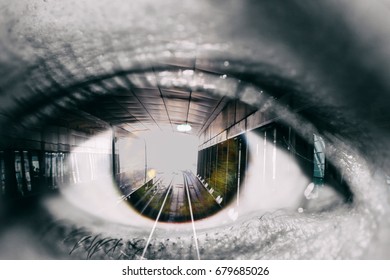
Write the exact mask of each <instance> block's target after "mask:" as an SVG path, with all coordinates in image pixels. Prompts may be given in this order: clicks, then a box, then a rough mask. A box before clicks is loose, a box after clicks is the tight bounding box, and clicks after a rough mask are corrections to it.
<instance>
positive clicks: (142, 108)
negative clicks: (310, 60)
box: [1, 35, 386, 259]
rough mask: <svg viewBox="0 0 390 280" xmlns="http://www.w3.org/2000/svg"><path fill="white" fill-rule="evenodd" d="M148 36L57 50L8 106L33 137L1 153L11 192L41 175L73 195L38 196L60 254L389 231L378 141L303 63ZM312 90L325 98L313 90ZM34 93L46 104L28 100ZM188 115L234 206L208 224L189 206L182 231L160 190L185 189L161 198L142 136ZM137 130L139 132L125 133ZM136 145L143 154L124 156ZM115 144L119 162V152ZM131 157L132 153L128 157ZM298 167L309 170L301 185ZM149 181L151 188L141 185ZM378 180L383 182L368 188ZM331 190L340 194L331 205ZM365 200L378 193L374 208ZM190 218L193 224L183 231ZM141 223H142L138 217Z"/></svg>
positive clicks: (189, 248)
mask: <svg viewBox="0 0 390 280" xmlns="http://www.w3.org/2000/svg"><path fill="white" fill-rule="evenodd" d="M145 38H147V39H146V40H145V42H144V43H145V44H144V45H143V47H142V48H136V47H134V48H130V51H128V50H126V49H121V48H118V49H116V46H115V44H116V43H118V42H116V41H113V42H112V44H111V43H109V44H107V45H106V46H105V47H107V49H111V52H107V53H105V54H101V55H96V56H95V53H93V52H92V54H90V53H88V54H84V56H80V57H78V59H74V60H72V59H71V58H69V56H67V54H69V52H70V53H72V51H74V52H78V51H79V52H80V53H83V51H82V50H80V49H77V48H74V49H72V48H70V49H67V50H66V51H64V52H61V51H59V53H54V54H53V55H52V56H51V57H52V58H53V59H46V60H45V59H44V60H43V61H42V63H41V64H39V65H38V67H37V69H35V70H36V71H31V73H33V74H34V75H35V76H27V77H30V80H29V81H27V86H28V90H27V91H25V92H23V91H22V93H24V94H19V95H16V96H15V97H16V98H14V99H12V101H9V102H10V104H13V102H15V103H16V104H17V105H15V106H14V107H13V109H15V110H11V109H8V108H4V109H3V110H2V113H4V115H5V116H7V115H8V116H7V117H11V118H12V117H14V118H15V119H16V120H17V121H16V122H17V123H18V124H17V125H16V128H17V130H16V131H15V132H14V138H15V139H21V143H19V144H17V143H16V144H15V143H12V144H10V142H8V143H6V144H5V145H4V147H5V148H4V149H3V151H2V153H1V164H2V165H1V172H2V174H1V175H2V192H3V193H7V187H6V181H7V178H12V180H14V185H13V188H14V189H13V190H14V191H15V192H17V193H20V194H25V193H27V194H29V192H31V191H32V190H34V181H35V184H36V182H37V181H36V180H41V179H44V180H45V184H43V186H44V187H45V188H46V187H48V186H50V188H52V189H57V188H58V189H59V193H60V195H48V196H46V197H44V198H43V199H42V200H39V202H38V203H37V204H34V205H35V207H36V209H35V212H36V213H38V214H37V215H35V216H34V218H33V219H34V220H36V221H39V223H38V224H37V225H34V226H31V228H32V231H33V232H34V234H35V232H36V231H37V227H38V228H44V229H45V230H44V232H41V233H42V234H43V238H42V240H41V241H40V242H42V244H43V245H42V246H44V247H46V246H47V247H48V248H50V249H51V250H53V255H54V256H55V257H59V258H62V257H65V258H124V259H132V258H168V259H176V258H206V259H211V258H359V257H362V256H364V254H365V253H366V252H367V250H368V249H367V246H368V244H369V240H372V239H373V238H374V237H373V236H375V229H376V227H378V223H377V218H375V219H374V218H373V217H374V216H376V217H383V216H382V215H383V214H382V213H383V212H385V208H384V207H386V206H385V205H386V202H385V201H384V200H385V196H384V195H381V194H382V191H383V188H382V186H383V185H384V181H383V182H382V181H380V180H381V179H382V176H378V175H376V176H371V175H372V173H370V170H371V169H372V168H373V167H374V166H376V165H374V164H373V160H372V158H371V157H370V156H367V155H365V154H364V153H362V149H361V148H360V147H359V144H361V142H360V141H363V140H361V139H364V138H365V137H367V138H369V137H370V136H372V135H374V134H373V133H371V131H368V130H367V131H365V132H364V134H363V135H359V138H357V136H356V134H355V138H354V137H351V136H350V137H348V136H349V135H348V133H349V131H350V130H348V126H350V122H351V117H352V118H353V117H355V116H354V115H350V114H349V112H345V111H343V110H342V109H340V108H338V107H337V106H336V104H335V103H333V102H325V101H328V100H320V101H319V100H318V98H319V97H318V95H317V93H314V92H313V89H310V87H309V86H307V84H305V81H302V80H300V79H299V78H300V77H298V78H297V77H295V78H294V73H293V72H294V71H293V70H294V69H287V68H282V70H280V69H278V67H275V66H273V65H270V64H268V63H266V62H264V63H254V62H253V61H251V60H250V59H249V56H250V55H251V54H252V53H251V52H248V53H246V51H247V49H245V48H242V49H238V50H237V49H232V47H231V46H229V44H224V43H218V44H217V43H216V44H198V45H196V46H195V45H193V44H191V43H188V42H186V40H182V41H180V40H179V41H177V42H174V43H166V44H163V45H162V46H158V47H155V45H154V43H153V42H154V40H158V35H156V37H154V36H152V35H151V36H146V37H145ZM79 47H80V46H79ZM270 55H272V54H270ZM75 57H76V58H77V56H75ZM80 67H81V68H82V69H81V68H80ZM286 69H287V70H289V72H288V73H287V72H286V71H287V70H286ZM84 70H85V71H84ZM290 70H291V71H290ZM37 81H38V82H37ZM6 93H7V92H6ZM38 93H39V96H38ZM308 93H313V97H311V98H309V97H308V98H306V97H307V94H308ZM5 95H6V94H5ZM5 95H4V96H5ZM162 97H163V98H162ZM164 98H165V100H164ZM5 100H6V99H5ZM27 100H28V101H29V102H32V103H30V104H34V106H36V108H35V107H34V108H31V109H30V108H28V107H29V106H27V105H28V103H27ZM322 101H324V103H322ZM191 102H192V103H191ZM3 104H5V103H3ZM192 106H194V107H192ZM233 107H234V109H232V108H233ZM9 108H12V106H11V105H10V106H9ZM58 113H60V114H61V116H59V114H58ZM335 116H337V117H335ZM8 121H9V119H8ZM3 123H4V124H7V125H8V124H9V122H3ZM185 123H190V124H191V126H192V129H193V131H197V132H198V136H200V139H201V143H200V148H199V150H200V152H199V153H198V166H197V168H196V173H197V174H195V175H198V177H196V176H195V175H194V176H195V178H194V177H193V179H194V180H199V181H200V182H202V180H203V181H204V182H202V183H203V187H204V188H205V189H207V190H208V191H209V193H210V192H211V189H212V190H213V193H214V195H215V194H218V195H216V196H215V202H216V204H214V205H217V204H218V205H219V206H217V207H220V208H221V210H220V211H215V213H214V215H212V216H208V215H207V214H208V213H209V212H210V213H211V212H212V211H211V208H206V210H205V211H204V212H203V213H202V215H200V216H201V217H200V218H199V220H202V221H198V222H192V218H193V217H192V218H191V213H190V211H189V209H186V210H185V211H187V212H186V213H187V214H180V215H177V216H176V220H175V218H172V219H173V220H174V221H175V223H174V224H173V226H172V227H177V229H175V230H172V227H171V228H169V221H170V219H171V218H170V215H169V212H170V211H171V208H172V207H171V208H169V209H165V210H164V209H163V207H162V206H164V205H162V203H160V204H157V206H156V207H155V208H156V209H157V210H159V209H162V210H163V212H162V214H164V211H165V214H166V217H167V218H166V221H165V223H164V224H163V223H162V222H161V221H160V222H158V223H154V221H157V220H158V219H157V217H159V218H160V217H161V218H162V217H163V216H161V215H158V214H159V211H155V210H154V208H153V207H152V204H150V203H149V202H152V201H153V200H152V198H153V197H155V196H154V195H155V194H156V193H157V194H156V195H157V197H158V196H159V195H160V199H159V201H160V202H164V199H165V198H167V200H165V201H168V202H169V199H170V198H171V197H172V196H169V190H168V189H165V190H164V188H161V190H162V191H165V192H161V193H160V194H159V193H158V188H157V187H156V184H158V181H157V180H158V179H159V178H157V177H156V176H155V175H156V174H158V171H159V170H158V169H154V168H152V167H153V166H148V167H144V166H141V165H143V164H144V163H145V162H148V161H147V160H145V158H144V157H145V154H146V153H144V149H145V148H146V147H149V148H152V147H153V146H155V145H152V144H150V145H147V144H146V140H145V143H143V139H142V138H143V136H142V135H141V131H142V130H152V128H156V127H157V128H158V129H159V130H165V129H166V126H167V127H168V129H171V130H172V129H173V130H175V129H176V126H177V125H180V124H185ZM50 125H51V126H50ZM32 126H35V127H38V129H37V130H38V131H40V133H42V136H41V137H42V138H40V139H44V140H43V141H41V145H42V146H41V147H39V149H38V150H37V149H36V148H31V147H36V146H34V143H30V142H33V141H34V139H33V138H34V137H36V138H39V136H34V137H33V135H35V134H34V133H35V131H34V129H32V130H33V131H32V132H28V129H30V127H32ZM64 126H65V127H67V130H64V131H65V132H64V133H62V132H61V131H62V130H61V129H63V128H64ZM107 129H108V130H109V131H108V132H107V133H106V134H104V133H103V134H101V135H98V134H99V133H98V132H99V131H101V132H103V131H105V130H107ZM5 131H6V133H11V132H12V131H11V129H9V130H8V129H7V130H5ZM69 132H70V133H69ZM176 133H178V132H176ZM133 134H134V135H133ZM21 135H24V136H21ZM26 135H28V136H27V139H26ZM129 135H131V136H132V137H130V138H131V139H132V140H128V139H126V138H129V137H128V136H129ZM125 136H126V137H125ZM379 136H381V137H380V138H381V139H383V135H381V134H380V135H379ZM7 137H8V136H7ZM154 137H155V138H159V137H160V136H154ZM67 138H68V139H67ZM11 139H13V138H12V137H11ZM134 139H141V140H140V141H138V142H137V141H136V140H134ZM160 139H161V138H159V140H160ZM293 139H295V140H293ZM84 140H90V141H84ZM100 140H102V141H101V142H100ZM113 140H114V141H113ZM115 140H116V141H115ZM124 143H127V144H128V145H130V148H128V149H127V150H126V148H123V150H121V148H119V145H120V144H123V145H126V144H124ZM62 144H65V147H63V146H61V145H62ZM66 145H69V146H66ZM70 145H72V146H73V147H72V149H70ZM115 145H116V146H115ZM113 146H115V147H114V148H113ZM356 146H358V147H356ZM14 147H15V148H14ZM53 147H54V148H53ZM232 147H235V148H232ZM314 147H316V148H314ZM160 148H162V149H163V148H165V146H164V147H160ZM115 149H118V153H117V155H118V156H119V157H118V156H116V153H114V155H113V154H112V150H115ZM126 151H127V152H126ZM127 156H128V157H129V159H130V160H128V161H126V160H125V161H124V159H126V158H127ZM218 156H222V157H226V158H228V159H229V160H226V161H224V160H221V159H218ZM230 156H232V157H231V158H229V157H230ZM166 157H168V156H166ZM207 157H208V158H209V159H208V160H207ZM291 158H295V160H292V161H289V159H291ZM380 158H383V156H380ZM149 160H151V159H149ZM171 160H172V159H169V160H167V161H166V162H170V161H171ZM9 162H11V164H10V165H9V164H8V166H7V163H9ZM264 162H265V163H266V164H264ZM229 163H233V164H234V169H232V170H230V169H229ZM123 164H129V165H131V164H133V167H132V168H133V169H130V170H126V171H128V172H120V170H121V166H122V167H124V166H123ZM155 165H156V163H155ZM10 166H11V167H10ZM140 166H141V168H140ZM160 167H161V165H160ZM10 168H11V169H13V170H14V173H12V172H9V170H10ZM288 168H292V169H288ZM37 169H38V171H36V170H37ZM111 169H113V170H115V175H114V176H116V177H117V178H116V179H117V181H116V182H115V181H114V180H113V179H112V174H110V173H112V170H111ZM110 170H111V171H110ZM221 170H224V171H225V172H221ZM291 170H295V171H291ZM145 171H146V174H145ZM34 172H38V174H36V173H34ZM324 172H325V173H324ZM117 173H122V174H117ZM126 173H127V174H126ZM7 174H8V176H7ZM296 174H299V175H302V176H296V177H294V179H292V178H293V176H290V175H296ZM122 175H123V176H122ZM121 176H122V177H121ZM325 176H327V178H325ZM103 177H105V178H109V179H108V180H103V179H102V178H103ZM231 177H233V178H231ZM3 178H4V180H3ZM228 178H229V179H228ZM91 179H93V180H94V183H93V184H92V183H91V182H90V180H91ZM150 179H153V181H151V183H150V184H151V185H152V186H148V185H143V184H141V185H140V184H139V181H141V182H142V181H143V183H145V181H147V182H149V180H150ZM295 179H296V180H295ZM229 180H230V181H229ZM324 180H325V181H326V183H328V182H332V183H331V184H330V185H326V184H324V182H323V181H324ZM66 181H68V182H67V183H68V184H64V185H63V186H60V185H61V183H66ZM96 181H100V182H99V183H103V184H100V185H99V184H97V183H95V182H96ZM156 181H157V183H156ZM168 181H169V180H168ZM118 182H119V183H118ZM230 183H231V184H233V185H235V186H236V188H235V189H234V190H233V192H232V193H227V194H225V193H223V194H222V188H221V185H223V184H225V185H228V184H230ZM295 183H297V185H296V184H295ZM206 184H207V186H206ZM72 185H73V186H74V187H72ZM167 185H169V184H167ZM15 186H16V187H15ZM134 186H136V188H135V189H138V187H141V188H140V189H139V191H143V190H144V189H146V188H148V190H145V191H144V193H140V194H139V196H138V198H139V197H141V198H143V200H141V199H138V198H136V199H135V201H132V199H134V196H135V195H137V193H134V194H133V193H131V195H130V192H132V191H133V190H135V189H134ZM237 186H238V187H239V188H237ZM369 186H377V187H375V188H374V187H373V188H372V189H370V191H368V190H367V188H368V187H369ZM118 189H119V190H118ZM260 189H261V190H260ZM98 190H99V192H98ZM223 190H225V189H223ZM85 191H86V192H85ZM129 191H130V192H129ZM100 192H102V193H104V195H103V197H101V196H99V193H100ZM153 192H155V193H153ZM317 192H318V193H317ZM324 193H325V194H328V193H329V194H330V196H329V197H328V198H329V199H327V200H325V201H320V198H322V197H323V196H322V195H323V194H324ZM100 194H101V193H100ZM252 194H256V196H255V195H252ZM290 194H291V195H290ZM193 195H194V196H195V194H193ZM317 195H318V196H319V197H318V198H317V199H315V196H317ZM229 196H230V197H231V198H230V199H227V198H228V197H229ZM325 196H326V195H325ZM366 196H370V199H371V198H375V199H376V198H378V200H376V202H375V199H374V200H373V201H374V202H369V199H368V198H367V197H366ZM65 198H67V199H65ZM237 198H238V199H237ZM244 198H245V199H246V200H244ZM271 198H272V199H271ZM273 198H276V199H275V200H276V201H274V200H273ZM281 198H283V199H281ZM309 198H310V199H309ZM185 199H186V198H185V197H184V200H185ZM187 199H188V198H187ZM221 199H222V200H221ZM278 199H279V200H278ZM171 200H172V199H171ZM352 200H353V201H352ZM24 201H28V200H27V199H25V200H24ZM103 201H104V203H103ZM107 201H111V202H110V203H107ZM139 201H141V202H142V204H137V203H138V202H139ZM117 202H118V203H117ZM89 203H91V205H92V206H91V205H89ZM116 203H117V204H116ZM213 203H214V202H213ZM321 203H323V204H321ZM136 204H137V205H136ZM167 205H169V204H167ZM171 205H172V204H171ZM259 206H260V207H259ZM148 207H149V208H148ZM111 208H114V209H116V210H118V209H119V212H118V211H116V212H111V210H112V209H111ZM117 208H118V209H117ZM134 208H136V209H138V212H142V213H138V215H139V216H136V217H137V218H134V216H133V217H131V218H129V217H128V216H127V213H129V212H131V211H133V212H134V213H133V214H137V213H136V212H137V211H134ZM132 209H133V210H132ZM194 209H196V208H195V207H194ZM194 209H193V210H194ZM196 211H197V210H196ZM213 211H214V210H213ZM171 212H172V211H171ZM147 213H149V214H147ZM188 213H189V214H188ZM198 213H199V212H198ZM224 213H225V214H226V216H222V217H224V218H223V219H221V220H218V219H219V218H218V217H221V215H223V214H224ZM102 214H104V215H106V216H104V215H103V216H102ZM193 214H194V212H193ZM195 214H197V213H195ZM107 215H108V216H107ZM192 216H194V215H192ZM26 217H28V216H27V215H26V216H22V217H21V220H22V221H23V219H25V218H26ZM225 217H227V218H226V219H225ZM16 218H17V215H15V219H16ZM195 218H196V217H195ZM180 219H186V221H187V223H186V224H184V223H182V225H178V224H177V222H179V221H180ZM210 220H211V222H209V224H208V225H207V224H206V222H207V221H210ZM48 221H52V223H50V224H49V225H47V224H46V223H47V222H48ZM134 221H136V225H134V224H130V225H129V223H131V222H133V223H134ZM217 221H218V222H217ZM199 223H203V224H202V226H198V225H199ZM210 223H211V224H210ZM167 224H168V225H167ZM205 224H206V225H205ZM141 225H142V226H143V227H141ZM154 225H156V227H154ZM171 225H172V223H171ZM193 225H194V227H193ZM195 227H196V228H195ZM153 228H154V229H153ZM152 229H153V230H152ZM356 229H362V230H361V231H359V233H358V234H356V237H355V238H354V239H353V240H350V239H349V237H350V236H349V235H348V234H347V233H348V232H350V231H351V230H352V231H353V230H356ZM195 233H196V237H195ZM340 235H341V237H340ZM20 236H21V237H23V234H20ZM149 237H151V238H149ZM195 240H196V241H195ZM57 253H59V255H56V254H57ZM62 254H65V256H63V255H62Z"/></svg>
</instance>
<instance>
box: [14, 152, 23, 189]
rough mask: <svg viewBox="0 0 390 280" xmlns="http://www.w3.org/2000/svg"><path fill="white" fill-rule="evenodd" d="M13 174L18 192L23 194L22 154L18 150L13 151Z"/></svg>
mask: <svg viewBox="0 0 390 280" xmlns="http://www.w3.org/2000/svg"><path fill="white" fill-rule="evenodd" d="M15 176H16V184H17V188H18V192H19V193H20V194H22V195H23V194H24V192H23V172H22V155H21V154H20V152H19V151H15Z"/></svg>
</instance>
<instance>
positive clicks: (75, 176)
mask: <svg viewBox="0 0 390 280" xmlns="http://www.w3.org/2000/svg"><path fill="white" fill-rule="evenodd" d="M70 159H71V169H72V181H73V183H78V182H80V172H79V165H78V161H77V154H75V153H72V154H70Z"/></svg>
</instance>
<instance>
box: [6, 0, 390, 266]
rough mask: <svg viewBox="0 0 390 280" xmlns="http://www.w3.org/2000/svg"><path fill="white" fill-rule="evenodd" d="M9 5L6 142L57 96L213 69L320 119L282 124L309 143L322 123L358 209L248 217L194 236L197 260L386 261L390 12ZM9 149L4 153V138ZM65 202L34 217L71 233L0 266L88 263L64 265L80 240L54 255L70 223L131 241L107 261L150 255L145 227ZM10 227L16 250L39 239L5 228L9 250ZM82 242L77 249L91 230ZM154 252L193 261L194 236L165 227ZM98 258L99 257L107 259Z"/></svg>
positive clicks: (198, 4)
mask: <svg viewBox="0 0 390 280" xmlns="http://www.w3.org/2000/svg"><path fill="white" fill-rule="evenodd" d="M11 2H12V1H7V0H2V1H0V11H1V15H2V16H1V17H0V26H1V27H0V38H1V40H0V73H1V77H0V126H1V135H2V136H4V135H7V134H14V133H16V134H18V133H19V134H23V133H28V131H27V130H26V127H28V126H29V125H37V124H41V123H44V122H45V120H47V119H48V118H50V117H51V116H55V114H56V110H55V107H52V103H51V102H52V101H53V100H56V99H57V98H61V96H57V95H56V94H58V92H59V91H58V89H59V88H61V89H64V88H65V89H67V88H69V87H72V86H73V87H74V85H78V84H82V83H84V82H86V81H91V80H99V79H102V77H106V76H110V75H114V73H118V72H120V71H138V72H140V73H142V72H143V71H144V72H148V71H151V69H154V70H155V71H160V70H161V71H163V70H164V65H166V64H169V63H178V64H181V65H183V67H187V68H190V69H191V68H196V69H202V70H207V69H217V70H218V71H219V72H221V74H228V75H232V76H235V77H237V78H242V79H247V81H246V82H251V83H253V84H255V85H259V86H263V87H264V88H265V89H266V90H267V91H268V92H270V94H271V95H272V94H273V93H275V94H277V92H278V91H289V92H294V94H295V95H296V96H297V98H298V99H299V100H303V101H304V105H305V106H309V107H311V108H313V109H312V110H309V111H305V112H304V113H303V114H302V115H300V116H297V117H296V118H293V117H292V116H290V115H288V114H289V113H286V114H287V115H286V117H285V120H284V121H285V122H286V123H287V124H289V125H291V126H293V127H294V128H295V129H296V130H297V132H298V133H300V134H301V135H305V134H307V133H309V132H308V131H309V130H308V129H306V127H307V126H313V127H315V128H316V130H317V131H319V132H320V133H321V135H323V136H324V138H325V139H326V141H327V143H328V149H327V153H328V154H327V157H328V158H329V160H330V161H331V162H332V163H333V165H334V166H335V167H337V168H339V169H341V170H343V172H344V174H345V180H346V181H347V182H348V185H349V186H350V188H351V191H352V192H353V194H354V197H355V198H356V199H355V200H354V203H353V205H351V206H348V207H340V209H336V210H334V211H331V212H325V213H316V214H313V215H297V213H284V212H282V213H270V214H267V215H260V214H258V213H250V214H248V215H247V216H246V217H242V218H241V219H240V220H238V221H235V222H234V223H232V224H231V225H228V226H224V227H222V228H218V230H216V229H213V228H212V229H210V230H203V231H201V232H199V234H198V239H199V244H200V246H201V256H202V258H204V259H219V258H228V259H232V258H238V259H252V258H253V259H258V258H264V259H272V258H275V259H302V258H303V259H312V258H318V259H335V258H342V259H351V258H352V259H355V258H357V259H362V258H389V257H390V256H389V253H388V252H390V250H389V249H390V242H389V241H388V239H389V238H388V237H389V235H390V225H389V222H388V215H389V211H390V209H389V205H390V204H389V185H388V184H387V182H386V178H388V177H387V175H389V171H388V170H389V149H388V148H389V146H390V145H389V144H390V143H389V142H390V140H389V139H390V138H389V125H388V123H389V120H390V111H389V110H388V108H387V105H388V104H390V91H389V90H390V79H389V74H390V68H389V67H390V66H389V65H390V23H389V22H388V21H390V17H389V16H388V14H389V9H390V2H388V1H385V0H383V1H380V0H377V1H363V0H360V1H341V2H340V1H332V0H323V1H315V2H313V1H272V2H271V1H233V0H232V1H206V0H201V1H189V0H187V1H180V0H169V1H151V0H149V1H112V0H111V1H108V0H99V1H96V0H94V1H93V0H90V1H82V2H81V1H51V0H48V1H38V0H36V1H35V0H34V1H27V0H26V1H17V2H15V3H13V2H12V3H11ZM225 62H229V63H228V64H227V63H225ZM226 65H228V66H226ZM159 69H160V70H159ZM88 98H89V97H88ZM42 100H43V101H42ZM248 102H250V101H248ZM32 104H40V106H41V107H40V108H39V107H34V106H33V105H32ZM256 105H258V104H256ZM64 106H70V105H66V104H65V105H64ZM275 106H278V105H275ZM37 108H39V110H38V109H37ZM37 111H39V113H37ZM287 116H288V117H287ZM0 143H1V144H2V145H3V146H7V145H8V143H7V142H6V140H1V142H0ZM56 203H58V204H61V207H62V209H68V210H67V212H66V213H65V214H64V213H63V214H62V215H63V216H61V217H54V218H53V217H52V216H53V215H54V216H55V214H54V212H53V211H52V212H51V213H49V214H47V213H45V214H43V213H40V212H39V211H41V210H42V209H41V207H43V209H44V210H45V207H46V206H45V205H44V206H40V209H41V210H39V211H38V210H37V212H39V213H40V214H39V215H40V216H39V217H36V218H34V219H35V220H34V221H39V223H44V222H45V221H47V220H50V219H55V218H57V219H65V218H66V219H67V220H68V221H67V222H66V225H64V226H61V230H62V231H63V232H62V233H59V232H60V231H61V230H59V229H57V230H56V231H55V233H53V232H52V233H51V234H52V235H51V237H50V236H49V235H45V238H46V239H45V243H44V245H42V246H40V247H39V248H38V246H37V248H33V249H31V250H30V251H29V250H27V249H26V247H29V246H31V247H33V245H32V244H31V243H33V242H27V244H25V246H24V245H21V247H23V250H22V249H20V250H19V251H18V250H16V251H18V252H15V250H14V248H13V247H12V246H9V247H10V248H9V250H5V252H4V251H3V252H2V253H0V254H1V258H37V257H38V256H41V257H42V258H68V257H75V258H84V257H85V256H86V255H85V252H83V253H80V254H75V255H72V256H69V255H66V256H61V255H59V253H58V252H61V251H65V252H69V250H71V249H72V248H73V244H72V245H66V246H70V247H66V246H65V245H59V244H57V245H53V247H55V248H54V249H53V248H51V249H50V250H47V249H46V248H45V246H49V244H52V243H56V239H57V238H63V235H66V234H69V232H71V231H72V229H70V228H72V225H69V224H72V218H74V220H77V222H78V223H79V224H81V225H82V227H83V228H84V230H85V231H87V232H88V234H90V235H91V239H92V237H96V236H99V237H98V238H100V240H101V239H103V238H105V237H108V236H109V237H110V238H111V239H113V240H119V239H121V242H122V243H123V244H127V245H128V244H133V245H131V246H127V247H126V248H125V249H123V250H122V252H123V254H118V255H111V256H112V258H126V256H128V258H133V257H134V256H136V254H137V252H139V250H142V249H143V245H144V244H145V243H144V242H145V240H144V239H142V238H143V237H144V236H145V232H148V230H149V229H146V230H140V229H137V230H134V231H133V232H130V231H129V229H128V228H126V227H124V226H121V225H116V226H112V225H111V224H110V223H109V222H99V223H97V222H93V221H91V217H89V215H88V214H83V213H81V214H80V213H78V212H77V210H76V209H73V208H72V207H73V206H70V205H68V204H67V202H64V201H57V202H56ZM58 207H59V206H58ZM44 210H42V211H43V212H45V211H44ZM49 212H50V211H49ZM57 215H59V216H60V215H61V214H60V213H57ZM75 217H77V218H75ZM4 219H5V218H4ZM11 224H12V223H11ZM76 227H77V226H76ZM12 231H17V232H18V233H21V232H24V233H23V234H20V236H21V237H20V238H19V239H20V240H21V239H23V238H24V237H26V236H28V237H29V238H31V239H32V240H35V238H37V239H39V237H38V236H34V235H37V233H36V225H34V223H32V222H29V223H26V224H16V225H15V223H13V224H12V227H11V226H10V230H8V231H7V230H3V232H0V244H6V243H7V242H8V241H9V240H10V238H11V237H10V236H11V235H12ZM1 234H2V235H1ZM77 234H78V233H76V234H75V235H74V236H73V237H74V238H75V240H77V237H79V236H82V235H83V234H84V233H83V234H79V235H77ZM180 234H182V236H180ZM48 236H49V237H48ZM140 240H141V241H140ZM128 241H131V242H130V243H126V242H128ZM115 242H116V241H112V242H111V244H115ZM137 242H138V243H137ZM15 243H16V241H15ZM57 243H59V242H57ZM134 244H135V245H134ZM137 244H138V245H137ZM151 244H152V247H153V246H154V248H156V249H155V251H154V254H152V253H150V254H149V255H148V256H147V257H149V258H164V259H176V258H194V252H193V249H187V248H188V246H190V245H189V244H192V241H191V237H190V235H188V234H187V235H186V234H185V233H177V234H175V235H174V236H171V235H170V233H169V232H165V231H164V230H161V231H159V232H157V233H156V236H155V237H154V239H153V241H152V243H151ZM63 246H65V247H63ZM112 246H114V245H112ZM7 248H8V247H7ZM123 248H124V247H123ZM177 248H180V250H178V249H177ZM27 251H28V252H30V253H26V252H27ZM31 251H32V252H31ZM178 252H180V253H178ZM95 256H98V258H104V256H100V255H98V253H96V255H95Z"/></svg>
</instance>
